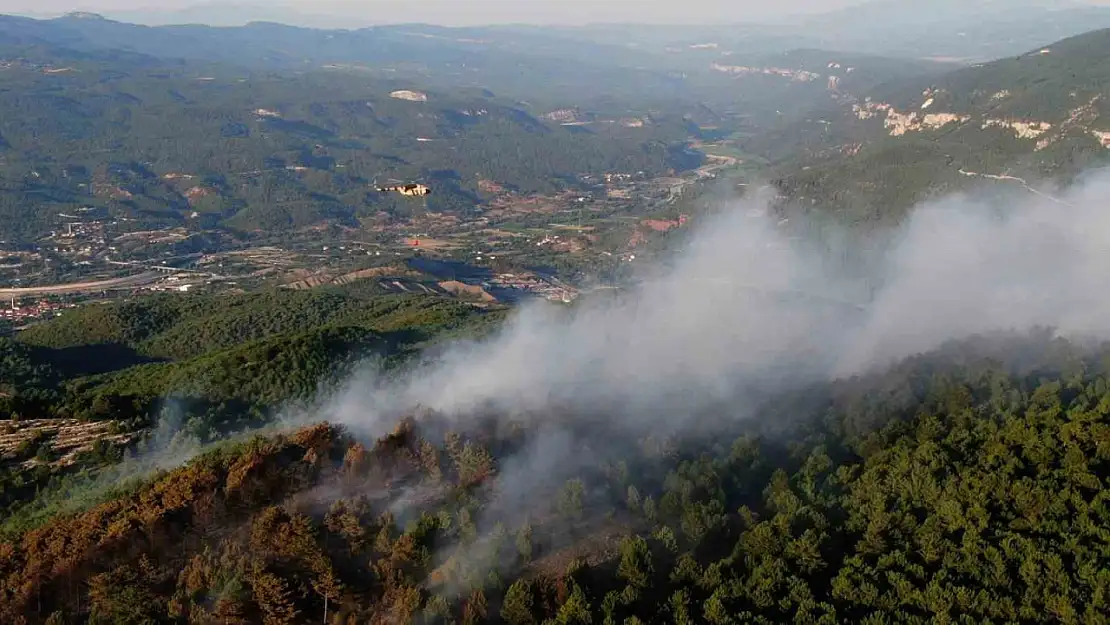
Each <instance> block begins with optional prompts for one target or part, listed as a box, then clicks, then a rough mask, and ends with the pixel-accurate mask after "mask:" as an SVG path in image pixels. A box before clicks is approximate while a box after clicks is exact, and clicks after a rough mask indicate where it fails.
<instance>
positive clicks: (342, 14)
mask: <svg viewBox="0 0 1110 625" xmlns="http://www.w3.org/2000/svg"><path fill="white" fill-rule="evenodd" d="M864 1H865V0H771V1H768V0H276V1H273V0H271V1H269V2H267V1H266V0H0V13H22V14H29V15H34V16H54V15H59V14H62V13H67V12H70V11H75V10H80V11H92V12H99V13H104V14H106V15H108V16H109V17H116V18H118V19H122V20H125V21H140V22H151V23H161V22H164V21H170V22H173V21H175V20H177V21H182V20H184V21H193V22H214V23H227V22H236V23H238V22H240V21H247V20H252V19H272V20H277V21H283V22H287V23H293V24H296V23H298V22H300V23H303V24H304V25H310V26H329V27H343V26H347V27H361V26H366V25H369V24H380V23H395V22H426V23H438V24H447V25H458V24H488V23H504V22H530V23H564V24H565V23H569V24H581V23H588V22H625V23H683V24H713V23H722V22H733V23H735V22H745V21H749V22H750V21H759V20H766V19H774V18H780V17H784V16H789V15H797V14H802V13H818V12H822V11H828V10H831V9H836V8H841V7H844V6H848V5H852V4H859V3H861V2H864ZM904 1H905V2H906V5H907V8H910V9H911V10H912V7H915V6H916V7H921V6H924V5H923V4H921V3H920V2H914V1H913V0H904ZM968 1H969V2H979V1H983V0H968ZM996 1H997V0H996ZM1025 1H1029V0H1025ZM1033 1H1036V0H1033ZM1040 1H1041V2H1057V3H1064V2H1069V1H1074V2H1076V3H1083V2H1086V3H1088V4H1110V0H1040ZM925 4H926V5H927V4H928V3H925ZM183 9H193V10H189V11H187V12H178V11H181V10H183ZM298 17H300V18H301V19H298ZM310 17H316V18H317V19H309V18H310ZM320 18H326V19H320Z"/></svg>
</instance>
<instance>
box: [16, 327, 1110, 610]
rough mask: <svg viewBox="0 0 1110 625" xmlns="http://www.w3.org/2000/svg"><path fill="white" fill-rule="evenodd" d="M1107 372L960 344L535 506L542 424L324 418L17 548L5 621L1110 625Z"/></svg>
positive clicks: (55, 526)
mask: <svg viewBox="0 0 1110 625" xmlns="http://www.w3.org/2000/svg"><path fill="white" fill-rule="evenodd" d="M1106 355H1107V352H1106V349H1105V348H1104V349H1101V350H1098V351H1095V352H1091V351H1089V350H1086V349H1081V348H1079V347H1077V346H1074V345H1071V344H1068V343H1066V342H1062V341H1058V340H1054V339H1052V338H1051V337H1050V336H1047V335H1034V336H1027V337H1022V338H1021V339H1017V340H1015V339H1014V337H1009V338H1007V339H1005V340H996V339H982V340H973V341H969V342H965V343H961V344H953V345H951V346H948V347H946V348H945V349H943V350H941V351H939V352H937V353H933V354H929V355H926V356H922V357H918V358H915V359H911V360H909V361H907V362H905V363H902V364H901V365H898V366H896V367H894V368H892V369H891V370H890V371H888V372H886V373H885V374H882V375H874V376H869V377H866V378H859V379H854V380H849V381H844V382H838V383H835V384H832V385H819V386H816V387H811V388H809V389H807V390H803V391H797V392H795V393H792V394H790V395H786V396H782V397H779V398H776V399H775V400H773V401H771V402H769V403H767V404H766V406H764V407H763V408H762V409H761V411H760V414H758V415H757V417H756V418H755V419H753V420H746V421H742V422H736V421H731V420H730V419H729V418H727V414H725V415H722V416H723V417H725V418H723V419H721V420H720V423H721V424H722V425H721V426H720V427H721V428H722V429H713V430H712V431H709V430H707V431H705V432H700V433H699V435H698V436H696V437H693V438H690V437H681V438H673V439H666V440H660V439H657V438H655V439H653V438H650V437H649V438H646V439H643V440H640V441H637V442H635V443H634V444H632V445H629V446H628V448H627V449H621V451H620V453H619V454H604V453H602V454H598V455H596V457H594V458H592V459H584V458H577V459H576V460H575V461H574V468H572V469H569V470H568V472H569V474H570V475H571V478H570V479H569V480H568V481H566V482H565V483H563V484H562V485H561V486H560V485H559V484H554V485H548V486H545V485H544V484H537V485H535V486H534V487H533V488H530V489H529V490H530V492H529V493H528V494H526V495H525V498H524V499H523V500H521V502H518V503H519V504H520V508H521V509H520V510H519V511H518V512H513V511H510V510H506V509H505V508H504V505H505V501H504V500H502V499H499V497H503V496H505V493H506V492H512V491H513V489H515V488H519V487H520V486H519V482H516V484H517V485H516V486H513V484H514V482H513V480H514V479H517V480H519V477H520V476H519V474H516V473H514V471H518V470H519V466H520V463H519V460H520V458H519V457H518V455H519V454H521V453H524V452H525V451H526V450H531V449H535V447H534V446H532V443H535V442H537V441H540V440H541V439H540V437H542V436H544V434H543V433H541V432H539V431H537V430H533V429H530V428H528V427H526V426H519V425H518V427H515V428H512V427H509V428H507V427H504V426H505V425H506V424H504V423H500V422H497V421H498V420H497V419H494V420H493V421H494V422H491V423H489V424H486V425H483V423H484V422H482V421H478V422H476V423H475V427H474V428H473V429H471V430H468V433H462V432H458V433H451V432H448V434H447V435H446V436H440V435H438V434H437V435H432V432H433V431H435V430H439V427H438V425H439V424H437V423H436V417H435V416H434V415H422V416H419V417H418V418H417V419H409V420H406V421H405V422H403V423H402V424H401V425H399V426H398V427H397V429H395V430H394V432H393V433H392V434H390V435H389V436H386V437H384V438H382V439H380V440H379V441H378V442H377V443H376V444H374V445H371V446H363V445H362V444H360V443H359V442H358V441H356V440H355V439H354V438H352V437H351V436H350V435H348V434H346V433H344V432H343V431H342V430H339V429H336V428H333V427H330V426H326V425H322V426H318V427H314V428H309V429H307V430H304V431H301V432H298V433H296V434H291V435H286V436H279V437H275V438H271V439H256V440H253V441H250V442H246V443H242V444H240V445H238V446H237V447H234V448H224V449H222V450H219V451H216V452H213V453H210V454H208V455H206V456H204V457H202V458H201V459H199V460H197V461H194V462H193V463H191V464H189V465H188V466H186V467H184V468H181V469H178V470H175V471H172V472H170V473H167V474H165V475H163V476H161V477H158V478H156V479H153V480H152V481H150V482H148V483H147V484H145V485H143V486H141V487H140V488H138V489H137V490H135V491H134V492H132V493H129V494H125V495H122V496H120V497H118V498H116V499H114V500H112V501H110V502H108V503H105V504H103V505H101V506H98V507H96V508H94V509H91V510H89V511H87V512H84V513H80V514H76V515H71V516H64V517H60V518H57V519H55V520H53V521H52V522H50V523H48V524H47V525H45V526H43V527H41V528H38V529H33V530H29V531H26V533H24V534H23V535H22V536H21V537H20V538H19V539H18V540H14V541H13V542H11V543H9V544H7V545H4V546H2V547H0V550H2V553H3V554H4V556H5V557H4V558H0V576H2V578H3V584H0V587H2V588H3V591H2V594H0V614H2V615H3V619H4V620H6V621H10V622H13V623H19V622H27V623H39V622H47V621H49V622H53V623H62V622H89V623H109V622H111V623H141V622H181V623H186V622H195V623H204V622H212V621H216V622H228V623H232V622H235V623H248V622H266V623H299V622H305V621H315V620H320V621H325V622H329V623H352V622H371V623H398V622H402V623H404V622H426V623H447V622H455V623H480V622H494V623H509V624H512V625H524V624H529V623H534V624H537V625H538V624H540V623H623V624H636V623H654V622H673V623H711V624H713V625H721V624H726V623H743V622H752V623H784V622H786V623H791V622H793V623H890V622H900V623H917V622H920V623H927V622H966V623H990V622H994V623H1003V622H1006V623H1039V622H1061V623H1105V622H1107V620H1108V617H1107V614H1108V613H1110V605H1108V596H1110V595H1108V593H1110V573H1108V572H1107V570H1106V567H1105V562H1107V561H1108V559H1110V500H1108V498H1107V494H1106V493H1107V492H1108V491H1107V489H1106V485H1105V484H1104V480H1105V478H1106V475H1108V474H1110V473H1108V470H1110V466H1108V465H1110V438H1108V436H1110V417H1108V415H1110V382H1108V378H1107V374H1108V373H1110V371H1107V369H1106V364H1105V363H1106V362H1110V361H1108V360H1107V359H1106ZM552 417H553V418H554V417H555V415H552ZM591 422H592V423H593V422H596V421H591ZM572 423H573V422H568V426H569V425H570V424H572ZM707 427H708V426H707ZM571 429H572V430H573V427H571ZM548 431H549V430H548ZM425 432H427V434H425ZM729 432H731V435H728V433H729ZM585 435H586V436H597V435H598V432H597V431H596V429H595V430H594V431H593V432H592V433H591V432H586V433H585ZM613 442H614V443H616V441H615V440H614V441H613ZM615 446H617V447H620V445H619V444H618V445H615ZM571 449H573V446H572V447H571ZM548 487H554V488H556V490H555V492H551V493H548V492H547V490H546V489H547V488H548ZM504 489H508V491H506V490H504ZM232 528H242V531H237V532H231V531H228V530H230V529H232ZM325 612H326V616H325Z"/></svg>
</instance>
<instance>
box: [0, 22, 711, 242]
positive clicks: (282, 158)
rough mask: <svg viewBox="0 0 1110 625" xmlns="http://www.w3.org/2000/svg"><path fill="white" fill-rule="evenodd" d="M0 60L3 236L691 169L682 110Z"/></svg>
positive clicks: (121, 61)
mask: <svg viewBox="0 0 1110 625" xmlns="http://www.w3.org/2000/svg"><path fill="white" fill-rule="evenodd" d="M0 44H2V42H0ZM0 67H2V69H0V120H2V121H0V151H2V154H3V157H4V158H3V161H2V163H0V217H2V219H0V222H2V224H3V225H2V226H0V238H9V237H13V236H14V237H22V238H25V239H33V238H35V237H36V236H39V235H42V234H44V233H48V232H49V231H50V230H52V229H57V228H58V227H59V226H58V224H59V223H61V218H60V217H59V213H67V214H74V212H75V211H77V210H78V209H82V208H86V209H87V208H94V209H99V210H101V211H105V212H107V213H108V214H109V215H111V216H112V217H114V218H116V219H122V218H127V219H131V220H137V223H136V226H137V227H154V226H180V225H185V226H189V227H192V228H205V227H215V226H227V227H233V228H237V229H240V230H247V231H250V230H255V229H266V230H273V229H278V228H283V229H287V228H290V227H293V228H297V227H301V226H306V225H311V224H315V223H318V222H321V221H332V222H336V223H342V224H348V225H353V224H357V220H358V219H360V218H365V217H368V216H373V215H376V214H377V213H379V212H381V211H385V212H387V213H393V214H399V215H402V216H403V215H407V214H410V213H411V212H413V211H416V210H423V208H424V205H423V203H422V202H412V201H406V200H404V199H403V198H402V199H398V198H397V197H394V196H392V195H386V194H380V193H377V192H376V191H375V190H374V185H375V183H377V184H387V183H389V182H390V181H391V180H397V181H402V182H412V181H417V182H423V183H424V184H427V185H430V186H432V187H433V189H434V193H433V194H432V195H431V196H429V198H428V200H427V209H428V210H433V211H437V212H455V213H461V214H466V213H468V212H469V211H473V210H474V209H475V207H476V206H477V205H479V204H480V202H481V201H482V199H483V195H482V193H481V192H480V190H479V189H480V187H481V184H480V183H482V182H489V183H496V184H498V185H501V186H504V187H506V188H508V189H511V190H516V191H518V192H522V193H532V192H550V191H552V190H556V189H560V188H564V187H566V186H568V185H573V184H575V182H576V181H577V180H578V177H579V176H580V175H582V174H587V173H592V174H595V175H597V174H601V173H605V172H632V173H635V172H640V171H643V172H645V175H660V174H663V173H665V172H668V171H671V170H672V169H680V170H681V169H685V168H688V167H691V166H696V165H697V164H699V160H698V159H697V157H696V156H695V155H692V154H690V153H688V152H687V151H685V150H684V147H685V141H686V138H687V129H686V125H685V122H683V120H682V119H681V112H679V114H678V115H677V116H675V117H673V118H667V117H666V115H663V116H655V118H653V121H652V123H650V124H647V125H645V126H644V127H637V128H631V127H626V126H625V125H621V124H609V125H602V126H599V127H597V128H596V129H593V130H586V129H583V128H573V127H565V126H561V125H559V124H552V123H549V122H543V121H541V120H540V119H539V118H538V116H539V115H540V114H541V113H544V112H546V111H544V110H534V109H530V108H529V107H527V106H526V105H522V104H518V103H516V102H514V101H511V100H505V99H502V98H498V97H496V96H494V95H493V94H491V93H489V92H482V91H480V90H458V89H455V90H451V91H434V90H427V89H426V88H424V87H422V86H421V85H419V84H418V83H413V82H412V81H411V80H406V79H405V78H404V75H403V74H401V75H400V76H399V77H397V78H379V77H376V76H369V75H366V74H365V73H359V72H353V71H352V70H345V69H330V70H329V69H323V68H317V69H316V70H315V71H308V72H303V73H296V74H293V73H282V74H278V73H266V72H260V71H252V70H247V69H241V68H237V67H234V66H213V65H207V64H190V63H182V62H173V61H156V60H154V59H152V58H150V57H144V56H138V55H135V54H131V53H124V52H116V53H112V54H107V53H97V54H93V55H85V54H83V53H77V52H72V51H68V52H67V51H65V50H58V49H55V48H45V49H44V48H42V47H40V46H31V47H26V46H18V45H17V46H12V45H7V46H4V45H0ZM397 90H401V91H414V90H415V93H416V94H417V95H415V96H411V97H410V99H399V98H397V97H393V96H391V94H392V93H394V92H395V91H397ZM417 97H419V98H426V101H413V100H412V98H417Z"/></svg>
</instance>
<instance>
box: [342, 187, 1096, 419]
mask: <svg viewBox="0 0 1110 625" xmlns="http://www.w3.org/2000/svg"><path fill="white" fill-rule="evenodd" d="M1108 194H1110V175H1108V174H1106V173H1096V174H1095V175H1092V176H1089V177H1088V179H1087V180H1086V182H1085V183H1084V184H1082V185H1080V186H1078V187H1077V188H1075V189H1074V190H1072V191H1070V192H1069V193H1068V194H1067V195H1066V197H1065V198H1064V199H1065V201H1066V204H1060V203H1057V202H1052V201H1049V200H1047V199H1043V198H1039V197H1036V196H1030V197H1029V198H1028V199H1027V200H1026V201H1024V202H1021V203H1018V204H1012V203H1011V204H1007V205H1004V206H999V205H994V204H988V203H982V202H974V201H972V200H970V199H967V198H965V197H960V196H957V197H950V198H947V199H943V200H941V201H938V202H935V203H931V204H928V205H924V206H921V207H919V208H918V210H917V211H916V212H915V213H914V215H913V217H912V218H911V219H910V220H909V222H908V223H907V224H906V225H905V226H904V228H903V229H902V231H901V232H900V233H899V234H898V236H896V237H895V238H894V239H893V240H892V241H891V242H889V243H888V244H887V246H886V249H885V251H884V252H882V253H880V254H875V255H873V256H872V258H871V260H870V261H869V262H868V263H867V266H865V267H862V268H861V267H860V266H859V265H858V264H850V263H845V262H842V259H843V258H845V257H848V256H852V255H853V254H855V253H856V250H852V249H844V248H843V246H845V245H847V244H845V243H841V244H838V245H836V246H834V247H833V248H832V249H830V247H829V245H828V243H827V240H826V242H825V243H824V244H821V245H818V244H815V243H814V242H813V241H808V240H803V239H799V238H797V237H793V238H791V237H788V236H786V235H785V234H783V233H782V232H781V231H780V230H779V229H778V228H777V226H776V220H775V219H773V218H772V217H770V216H769V215H768V212H767V211H764V210H762V206H761V203H760V202H759V201H755V200H753V201H749V202H747V203H740V204H738V205H736V206H735V207H733V208H732V209H731V210H728V211H726V212H725V214H722V215H719V216H717V217H714V218H712V219H710V220H708V221H707V222H705V223H702V224H701V225H700V229H699V230H698V231H697V232H696V233H695V235H694V236H693V237H692V241H691V244H690V245H689V246H688V248H687V249H686V250H684V251H683V252H681V253H680V254H679V255H678V256H677V257H676V258H675V259H674V262H673V263H672V264H671V266H670V267H668V268H667V269H666V270H665V271H662V272H661V273H660V274H659V275H657V276H655V277H653V278H651V279H648V280H646V281H645V282H644V283H643V284H642V285H641V286H640V287H639V288H637V289H636V290H634V291H632V292H628V293H623V294H621V295H619V296H617V297H611V298H610V297H595V298H589V299H588V300H587V301H586V302H584V303H582V304H580V305H578V306H575V307H573V308H572V309H570V310H567V309H563V308H560V307H558V306H552V305H549V304H546V303H543V304H535V305H532V306H527V307H525V308H523V309H522V310H521V311H520V312H519V314H518V315H517V316H516V318H515V319H514V320H513V321H512V322H511V323H509V324H508V325H507V326H506V327H505V328H504V330H502V331H501V332H500V333H499V334H497V335H496V336H495V337H494V338H492V339H490V340H487V341H484V342H478V343H469V344H461V345H458V346H456V347H454V348H453V349H451V350H448V351H447V353H445V354H441V355H440V356H439V357H437V358H436V359H435V360H434V361H432V362H428V363H425V364H423V365H421V366H419V367H416V368H415V369H413V370H412V371H410V372H409V373H408V374H407V375H405V376H402V377H400V378H392V379H388V380H387V379H383V378H378V377H376V376H374V375H365V376H360V377H356V379H354V380H353V381H352V383H351V384H350V387H349V389H348V390H347V391H346V392H345V393H343V394H341V395H340V396H338V397H337V398H336V400H335V401H334V403H333V404H332V405H331V406H330V407H329V410H328V411H327V412H328V413H329V416H331V417H334V418H335V420H336V421H339V422H342V423H345V424H347V425H349V426H351V427H352V428H353V429H354V430H356V431H358V430H364V431H367V432H368V433H373V434H379V433H381V431H382V429H383V428H388V427H390V426H391V425H392V424H393V423H395V421H396V417H397V416H399V415H402V414H405V413H406V412H407V411H411V410H412V409H413V408H415V407H417V406H420V407H423V408H425V409H430V410H432V411H434V412H436V413H438V414H440V415H444V416H448V417H452V418H457V419H465V418H466V417H467V416H472V415H475V414H500V415H503V416H505V417H509V418H514V419H524V420H527V419H528V415H540V416H542V418H544V419H550V418H551V416H550V415H552V414H555V413H557V414H566V415H593V416H596V415H599V414H605V415H606V418H607V419H608V420H609V423H608V425H609V426H611V427H617V428H628V429H630V430H631V431H632V432H635V433H647V432H654V433H658V432H659V431H660V428H662V429H663V430H667V431H672V432H673V431H680V430H681V429H682V428H683V424H682V423H681V421H682V420H683V419H684V418H687V417H690V418H693V417H695V416H696V415H698V414H699V412H700V411H701V410H704V409H707V408H711V407H714V406H719V405H721V404H722V403H724V402H726V401H727V402H728V403H729V405H730V406H731V408H732V409H738V410H740V411H741V412H742V411H743V403H744V401H743V398H744V395H745V392H746V391H752V392H758V394H759V395H764V394H766V393H768V392H771V391H773V390H775V389H781V388H783V386H784V385H799V384H804V383H808V382H812V381H816V380H821V379H828V378H829V377H843V376H850V375H853V374H857V373H861V372H865V371H867V370H869V369H871V368H873V367H876V366H880V365H886V364H889V363H891V362H892V361H894V360H897V359H899V358H903V357H906V356H909V355H912V354H915V353H919V352H922V351H926V350H929V349H932V348H935V347H937V346H939V345H941V344H942V343H943V342H945V341H946V340H949V339H959V338H964V337H967V336H970V335H973V334H978V333H987V332H991V331H1009V330H1017V331H1022V330H1027V329H1030V328H1033V327H1051V328H1056V329H1057V330H1058V331H1059V332H1060V333H1062V334H1065V335H1068V336H1071V337H1075V336H1094V337H1105V336H1107V334H1108V332H1110V327H1108V326H1110V315H1107V314H1106V313H1107V312H1110V310H1107V309H1108V308H1110V298H1108V297H1107V296H1106V295H1105V292H1104V289H1103V288H1101V281H1102V278H1103V276H1104V268H1105V267H1106V266H1107V261H1110V215H1108V214H1107V213H1106V212H1105V210H1104V198H1105V197H1106V196H1107V195H1108ZM829 238H835V239H837V240H839V241H847V240H849V238H848V237H829ZM849 266H851V267H852V269H849V268H848V267H849Z"/></svg>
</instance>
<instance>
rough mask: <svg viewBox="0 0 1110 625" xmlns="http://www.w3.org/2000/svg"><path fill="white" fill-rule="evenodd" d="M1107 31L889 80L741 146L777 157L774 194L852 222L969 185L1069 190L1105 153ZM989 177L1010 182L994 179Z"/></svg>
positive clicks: (1109, 141) (886, 216)
mask: <svg viewBox="0 0 1110 625" xmlns="http://www.w3.org/2000/svg"><path fill="white" fill-rule="evenodd" d="M1108 50H1110V30H1101V31H1094V32H1091V33H1087V34H1084V35H1080V36H1078V37H1074V38H1070V39H1066V40H1063V41H1059V42H1056V43H1048V42H1046V44H1045V45H1044V46H1043V47H1040V48H1037V49H1035V50H1031V51H1029V52H1028V53H1027V54H1023V55H1020V56H1018V57H1016V58H1007V59H1002V60H999V61H995V62H991V63H985V64H979V65H976V66H973V67H968V68H964V69H959V70H956V71H953V72H950V73H946V74H942V75H940V76H930V77H928V78H927V79H924V80H923V79H912V80H902V81H892V82H889V83H886V84H884V85H880V86H878V87H875V88H874V89H871V90H868V91H865V92H863V93H858V94H855V95H856V96H857V97H856V98H855V99H853V100H851V101H848V102H846V103H844V105H842V106H841V107H839V108H838V109H835V110H831V109H830V110H829V111H827V114H825V115H824V116H823V117H822V118H821V121H820V122H817V121H816V118H815V117H811V118H810V119H809V120H808V121H805V122H802V123H797V124H791V125H789V126H786V127H783V128H780V129H778V130H776V131H774V132H772V133H769V134H768V135H766V136H763V137H759V138H757V139H755V140H753V141H752V143H751V144H750V145H749V146H748V147H749V149H752V150H754V151H757V152H764V153H768V154H770V155H771V157H772V158H778V159H779V174H780V176H779V183H778V184H779V187H780V188H781V189H783V190H784V191H785V192H786V194H787V195H789V196H790V197H791V198H793V199H794V200H796V201H797V202H798V203H799V204H811V205H812V204H814V203H816V204H820V205H821V206H822V207H823V208H824V209H825V210H828V209H832V210H837V211H839V212H842V213H843V214H845V215H846V217H847V218H848V219H849V220H850V221H855V222H867V223H877V222H878V223H881V222H886V223H893V222H897V221H898V220H899V219H900V218H901V216H903V215H904V214H905V211H906V210H907V209H908V208H910V207H911V206H913V205H914V204H915V203H917V202H920V201H922V200H925V199H927V198H931V197H938V196H940V195H944V194H946V193H951V192H952V191H956V190H962V189H967V188H970V187H975V186H981V185H983V184H992V185H993V186H994V187H997V186H998V185H999V184H1001V185H1003V187H1004V188H1006V187H1013V188H1015V189H1017V190H1021V187H1020V186H1016V185H1018V184H1019V183H1020V182H1021V181H1018V180H1015V179H1014V178H1022V179H1023V180H1024V181H1025V182H1027V183H1028V184H1029V185H1031V186H1037V185H1039V184H1042V183H1045V184H1060V183H1062V184H1067V183H1070V182H1072V181H1073V180H1074V178H1075V177H1076V176H1077V175H1078V174H1079V173H1081V172H1083V171H1085V170H1087V169H1089V168H1091V167H1094V166H1098V165H1101V164H1105V163H1106V162H1107V161H1108V157H1110V117H1108V116H1107V115H1108V114H1110V109H1107V106H1108V102H1110V69H1108V67H1107V64H1106V63H1105V62H1103V60H1104V59H1105V58H1106V53H1107V51H1108ZM991 176H994V177H997V176H1012V177H1014V178H1011V179H1009V181H1006V180H1002V181H998V180H997V179H995V181H994V182H990V181H991V178H990V177H991Z"/></svg>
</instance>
